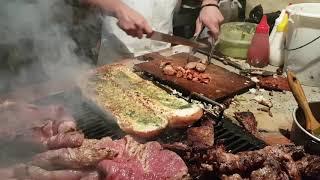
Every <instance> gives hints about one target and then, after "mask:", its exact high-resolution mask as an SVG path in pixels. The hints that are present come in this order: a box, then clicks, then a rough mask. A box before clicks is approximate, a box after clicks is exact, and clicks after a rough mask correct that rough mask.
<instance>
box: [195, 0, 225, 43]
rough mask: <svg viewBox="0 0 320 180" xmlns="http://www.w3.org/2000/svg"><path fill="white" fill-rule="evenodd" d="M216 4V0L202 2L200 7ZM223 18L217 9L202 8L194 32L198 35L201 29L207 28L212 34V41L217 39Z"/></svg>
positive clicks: (211, 7) (212, 7)
mask: <svg viewBox="0 0 320 180" xmlns="http://www.w3.org/2000/svg"><path fill="white" fill-rule="evenodd" d="M212 3H215V4H217V1H216V0H203V2H202V5H205V4H212ZM223 20H224V18H223V16H222V14H221V12H220V10H219V9H218V8H217V7H214V6H207V7H204V8H203V9H202V10H201V11H200V14H199V17H198V19H197V21H196V32H195V34H199V33H200V31H201V29H202V27H203V26H206V27H208V28H209V31H210V32H211V33H212V35H213V37H214V39H216V40H217V39H218V36H219V32H220V24H221V23H222V22H223Z"/></svg>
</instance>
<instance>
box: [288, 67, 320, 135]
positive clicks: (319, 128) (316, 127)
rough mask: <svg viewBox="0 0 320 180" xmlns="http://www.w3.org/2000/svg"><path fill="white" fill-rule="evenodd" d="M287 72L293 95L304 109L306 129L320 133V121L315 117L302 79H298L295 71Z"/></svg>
mask: <svg viewBox="0 0 320 180" xmlns="http://www.w3.org/2000/svg"><path fill="white" fill-rule="evenodd" d="M287 74H288V81H289V85H290V88H291V90H292V93H293V96H294V97H295V99H296V101H297V103H298V105H299V106H300V108H301V109H302V110H303V113H304V116H305V119H306V130H307V131H309V132H311V133H313V134H317V135H319V134H320V123H319V122H318V121H317V120H316V119H315V118H314V116H313V114H312V111H311V109H310V107H309V103H308V100H307V98H306V95H305V93H304V91H303V89H302V87H301V84H300V81H299V80H298V79H297V77H296V75H295V74H294V73H293V72H291V71H288V73H287Z"/></svg>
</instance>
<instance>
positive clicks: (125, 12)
mask: <svg viewBox="0 0 320 180" xmlns="http://www.w3.org/2000/svg"><path fill="white" fill-rule="evenodd" d="M86 2H87V3H89V4H92V5H96V6H98V7H100V8H101V9H102V10H104V11H105V12H107V13H109V14H112V15H113V16H114V17H116V18H117V19H118V26H119V27H120V28H121V29H122V30H124V31H125V32H126V33H127V34H128V35H130V36H133V37H138V38H142V37H143V34H147V35H150V34H151V33H152V28H151V27H150V25H149V24H148V22H147V21H146V20H145V18H144V17H143V16H142V15H141V14H140V13H138V12H136V11H135V10H133V9H132V8H130V7H129V6H127V5H126V4H125V3H123V2H122V1H121V0H86Z"/></svg>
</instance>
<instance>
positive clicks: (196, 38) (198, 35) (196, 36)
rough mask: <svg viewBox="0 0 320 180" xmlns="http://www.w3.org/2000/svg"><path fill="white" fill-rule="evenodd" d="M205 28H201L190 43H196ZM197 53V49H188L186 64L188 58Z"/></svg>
mask: <svg viewBox="0 0 320 180" xmlns="http://www.w3.org/2000/svg"><path fill="white" fill-rule="evenodd" d="M204 28H205V26H203V27H202V29H201V31H200V33H198V34H197V35H195V36H193V38H192V41H198V39H199V37H200V35H201V34H202V32H203V30H204ZM196 52H197V49H195V48H190V51H189V54H188V59H187V63H189V60H190V56H191V55H194V54H195V53H196Z"/></svg>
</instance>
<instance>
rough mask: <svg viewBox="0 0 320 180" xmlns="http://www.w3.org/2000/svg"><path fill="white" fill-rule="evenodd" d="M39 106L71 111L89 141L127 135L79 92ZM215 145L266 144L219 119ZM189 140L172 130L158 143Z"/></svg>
mask: <svg viewBox="0 0 320 180" xmlns="http://www.w3.org/2000/svg"><path fill="white" fill-rule="evenodd" d="M34 104H37V105H49V104H60V105H63V106H64V107H65V108H66V109H67V110H69V111H70V112H71V113H72V114H73V116H74V118H75V119H76V121H77V126H78V128H79V129H81V130H82V132H83V133H84V134H85V136H86V137H87V138H95V139H100V138H102V137H106V136H109V137H111V138H113V139H119V138H121V137H123V136H124V135H125V133H124V132H123V131H122V130H121V129H120V128H119V126H118V125H117V123H116V120H115V117H113V116H112V115H111V113H110V112H107V111H104V110H102V109H100V108H99V107H98V106H97V105H96V104H94V103H93V102H91V101H90V100H89V99H88V98H86V97H85V96H83V95H82V94H81V91H80V90H78V89H76V90H72V91H69V92H67V91H65V92H61V93H58V94H54V95H50V96H47V97H45V98H42V99H39V100H37V101H35V102H34ZM204 118H210V119H211V120H214V121H217V120H216V119H215V118H214V117H213V116H209V115H206V116H205V117H204ZM214 130H215V131H214V132H215V142H218V141H220V142H222V143H223V144H224V145H225V147H226V149H227V150H229V151H230V152H232V153H236V152H240V151H248V150H256V149H261V148H263V147H265V143H264V142H263V141H261V140H259V139H257V138H255V137H254V136H252V135H251V134H249V133H247V132H246V131H245V130H243V129H242V128H240V127H238V126H237V125H235V124H233V123H232V122H231V120H229V119H228V118H223V119H221V120H219V121H218V122H217V124H216V126H215V127H214ZM185 139H186V131H185V130H183V129H180V130H169V131H167V132H166V133H164V134H163V135H162V136H161V137H160V138H159V139H158V140H159V141H162V142H166V143H169V142H179V141H180V142H181V141H183V140H185Z"/></svg>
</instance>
